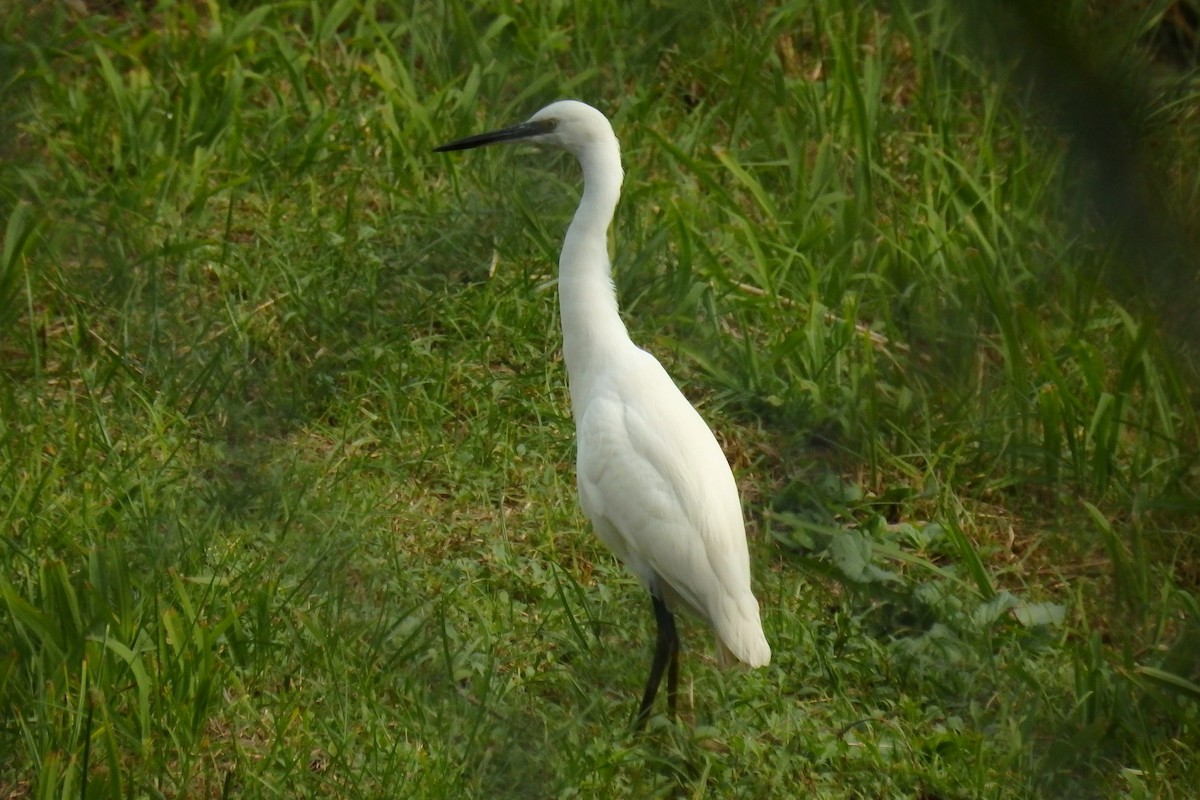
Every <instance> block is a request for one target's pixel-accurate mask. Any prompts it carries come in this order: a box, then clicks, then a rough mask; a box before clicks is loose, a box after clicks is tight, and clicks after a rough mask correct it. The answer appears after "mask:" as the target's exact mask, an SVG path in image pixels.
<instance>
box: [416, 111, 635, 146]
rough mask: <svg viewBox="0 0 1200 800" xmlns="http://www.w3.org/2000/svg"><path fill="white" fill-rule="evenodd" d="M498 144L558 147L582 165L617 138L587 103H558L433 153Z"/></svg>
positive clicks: (610, 127)
mask: <svg viewBox="0 0 1200 800" xmlns="http://www.w3.org/2000/svg"><path fill="white" fill-rule="evenodd" d="M499 142H530V143H532V144H538V145H545V146H549V147H558V148H561V149H563V150H566V151H567V152H569V153H571V154H572V155H573V156H575V157H576V158H578V159H579V160H581V161H582V160H583V159H584V156H585V155H586V154H587V153H588V151H589V150H591V149H592V148H594V147H596V146H598V145H602V144H605V143H609V142H612V143H615V142H616V137H615V136H614V135H613V130H612V125H610V124H609V122H608V119H607V118H606V117H605V116H604V115H603V114H601V113H600V112H599V111H597V110H596V109H594V108H592V107H591V106H589V105H588V104H587V103H581V102H579V101H578V100H559V101H558V102H556V103H551V104H550V105H548V106H546V107H545V108H543V109H542V110H541V111H539V112H537V113H536V114H534V115H533V116H532V117H530V118H529V119H527V120H525V121H524V122H522V123H519V124H517V125H513V126H511V127H508V128H501V129H500V130H498V131H492V132H490V133H481V134H478V135H476V136H468V137H467V138H465V139H458V140H457V141H453V142H449V143H448V144H444V145H441V146H440V147H435V148H434V152H437V153H444V152H447V151H450V150H469V149H471V148H473V147H483V146H485V145H489V144H497V143H499Z"/></svg>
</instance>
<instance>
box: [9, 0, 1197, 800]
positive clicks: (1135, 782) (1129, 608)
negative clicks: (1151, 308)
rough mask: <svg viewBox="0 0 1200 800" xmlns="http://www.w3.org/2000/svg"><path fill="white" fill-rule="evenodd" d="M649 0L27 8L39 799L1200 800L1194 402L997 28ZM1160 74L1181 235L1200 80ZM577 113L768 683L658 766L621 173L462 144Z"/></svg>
mask: <svg viewBox="0 0 1200 800" xmlns="http://www.w3.org/2000/svg"><path fill="white" fill-rule="evenodd" d="M610 5H611V4H603V3H584V2H580V3H575V4H569V5H563V4H552V3H550V4H541V3H512V2H503V3H500V4H498V5H494V6H492V7H488V8H486V9H485V8H482V7H476V6H475V5H473V4H468V3H461V2H458V1H457V0H451V2H449V3H445V4H442V3H417V4H412V5H410V6H405V7H401V6H399V5H396V6H393V5H388V4H384V3H376V2H368V1H365V0H359V2H338V3H332V4H320V3H312V4H305V3H268V4H262V5H253V4H223V3H212V4H206V5H199V4H172V3H164V4H161V6H159V7H154V8H149V9H146V10H139V9H140V8H141V7H140V6H139V7H136V8H132V9H126V8H124V7H123V6H119V5H116V4H114V5H106V4H101V3H97V4H95V6H96V8H94V9H93V10H91V11H89V12H87V13H83V12H82V11H80V10H79V9H80V8H82V5H81V4H75V5H74V6H68V5H65V4H51V3H29V4H26V5H25V7H24V10H23V12H22V13H13V14H8V15H5V16H4V18H3V21H2V22H0V26H2V27H3V32H4V35H3V37H2V38H0V76H2V77H0V81H3V83H2V84H0V85H2V87H3V89H2V93H0V121H2V123H3V129H4V130H5V131H6V132H7V135H6V136H4V137H0V138H2V141H0V229H3V230H4V231H5V233H4V246H3V250H2V260H0V498H2V499H3V502H0V515H2V520H0V710H2V711H0V796H4V797H18V798H20V797H37V798H50V797H89V798H98V797H114V798H115V797H265V796H288V797H313V796H328V797H360V796H361V797H414V798H415V797H437V798H440V797H455V798H457V797H488V798H494V797H575V796H578V797H593V796H601V797H713V798H733V797H747V798H764V797H794V796H797V795H804V796H811V797H829V798H842V797H872V798H874V797H881V798H882V797H895V798H912V797H925V798H939V799H946V800H949V799H950V798H1023V797H1031V796H1048V797H1071V798H1074V797H1096V798H1190V797H1191V796H1192V795H1193V794H1194V791H1195V788H1194V787H1195V786H1196V785H1197V784H1198V783H1200V767H1198V766H1197V765H1198V764H1200V735H1198V726H1200V670H1198V667H1197V659H1196V653H1197V652H1200V602H1198V600H1197V587H1198V585H1200V574H1198V573H1197V572H1196V567H1195V565H1196V563H1197V557H1198V556H1200V540H1198V537H1197V531H1198V529H1197V525H1196V520H1197V518H1198V517H1197V512H1200V464H1198V462H1197V455H1196V454H1197V452H1198V445H1200V422H1198V420H1197V416H1196V413H1195V408H1196V399H1197V397H1196V394H1197V392H1196V383H1195V372H1194V371H1193V370H1192V369H1191V368H1190V367H1189V366H1188V365H1187V362H1186V361H1185V357H1186V356H1185V355H1184V354H1183V352H1186V351H1183V352H1181V351H1180V350H1179V349H1178V347H1177V342H1175V341H1173V340H1172V339H1170V338H1169V337H1167V336H1164V334H1162V333H1161V332H1160V326H1159V325H1158V324H1156V319H1155V317H1154V315H1153V314H1152V313H1149V312H1147V311H1146V307H1145V305H1144V304H1143V303H1141V302H1137V301H1134V300H1131V299H1130V298H1128V297H1125V296H1123V295H1113V294H1111V293H1109V292H1107V291H1106V286H1108V285H1111V284H1108V283H1106V280H1105V276H1106V275H1107V274H1110V273H1111V271H1112V270H1115V269H1119V266H1120V265H1119V262H1117V260H1116V259H1115V257H1114V252H1115V251H1116V248H1114V247H1113V246H1112V244H1111V241H1110V240H1109V239H1108V238H1106V237H1105V236H1104V235H1102V234H1103V233H1104V231H1099V232H1097V231H1093V230H1091V229H1090V228H1089V226H1088V225H1087V224H1086V223H1084V222H1081V215H1080V214H1079V213H1077V211H1078V206H1079V205H1080V202H1079V201H1078V199H1077V198H1078V193H1079V192H1080V191H1081V189H1080V186H1081V184H1080V182H1079V181H1078V180H1077V179H1076V176H1075V174H1074V173H1073V172H1072V171H1071V170H1070V169H1069V168H1067V167H1066V166H1065V165H1064V155H1063V143H1062V142H1061V141H1060V140H1059V138H1057V137H1056V136H1055V135H1054V133H1053V132H1052V131H1050V130H1048V129H1047V128H1046V127H1044V126H1043V125H1041V124H1039V123H1038V122H1037V121H1036V120H1035V118H1031V117H1030V116H1028V115H1026V114H1025V111H1024V107H1023V106H1022V105H1021V104H1020V103H1019V102H1018V100H1019V99H1020V97H1021V90H1020V86H1021V84H1020V82H1019V80H1017V79H1016V78H1015V77H1014V75H1013V73H1012V72H1010V71H1008V68H1007V67H1006V66H1005V65H1003V64H997V63H996V62H994V61H991V60H989V59H987V58H976V57H975V52H974V51H973V50H972V49H971V48H969V47H968V46H966V45H964V44H963V42H964V41H965V40H969V38H970V37H963V36H961V35H960V34H961V33H962V29H963V26H964V25H966V24H967V23H966V22H964V21H963V20H961V19H960V18H959V17H958V15H957V10H956V7H955V6H954V5H952V4H950V5H944V4H942V3H938V2H932V3H913V4H911V5H906V4H901V3H893V4H881V5H880V6H873V5H871V4H866V3H858V2H850V0H820V1H819V2H799V0H796V2H785V3H782V4H773V5H772V4H765V5H763V4H760V5H752V6H750V7H749V8H751V10H750V11H742V12H738V13H737V14H732V13H729V12H726V11H723V10H720V8H721V6H720V5H719V4H714V6H713V7H711V8H710V7H703V6H700V7H698V6H696V5H695V4H675V3H664V4H651V5H648V6H646V7H644V8H641V9H638V10H623V9H617V8H610ZM1160 5H1161V4H1160ZM76 6H78V7H76ZM1072 9H1074V13H1076V17H1075V20H1076V22H1077V24H1079V25H1081V26H1083V25H1087V24H1088V21H1089V20H1091V19H1092V17H1089V16H1088V15H1087V14H1086V13H1085V11H1084V9H1083V8H1082V4H1078V5H1077V6H1072ZM1152 11H1153V9H1151V10H1150V11H1146V12H1145V13H1151V12H1152ZM1139 13H1142V12H1139V11H1136V10H1135V11H1133V12H1130V15H1131V16H1130V19H1133V18H1134V17H1136V16H1137V14H1139ZM1137 19H1138V20H1144V18H1143V17H1137ZM1141 30H1142V28H1141V27H1139V26H1138V25H1135V24H1133V23H1132V22H1131V23H1130V24H1129V25H1127V26H1119V25H1107V26H1105V27H1104V31H1105V33H1104V35H1105V36H1106V37H1108V38H1107V39H1105V41H1104V42H1103V47H1102V48H1101V47H1098V51H1099V50H1102V51H1104V52H1110V51H1111V52H1118V53H1122V54H1123V55H1122V56H1121V57H1122V58H1126V59H1128V60H1130V61H1132V62H1134V63H1136V64H1139V65H1143V66H1144V62H1145V61H1146V60H1147V57H1146V56H1145V53H1144V52H1143V51H1142V50H1139V49H1138V46H1137V45H1136V43H1135V41H1134V39H1133V37H1134V36H1135V35H1137V34H1138V33H1139V32H1140V31H1141ZM1121 37H1127V38H1125V39H1122V38H1121ZM1097 44H1098V45H1099V44H1100V43H1099V42H1097ZM1139 59H1140V60H1139ZM1122 63H1125V62H1122ZM1146 71H1147V74H1152V75H1154V76H1155V77H1154V78H1153V80H1152V82H1151V83H1149V84H1148V86H1149V87H1150V89H1149V94H1150V96H1151V98H1152V99H1153V101H1154V102H1155V103H1157V105H1155V106H1153V110H1154V113H1153V114H1150V115H1147V120H1144V121H1143V124H1144V126H1146V127H1147V130H1146V131H1145V133H1146V136H1147V137H1148V140H1152V141H1154V142H1156V147H1157V149H1156V150H1155V153H1156V158H1155V166H1154V168H1155V169H1161V170H1162V172H1161V175H1160V179H1159V181H1158V183H1159V184H1160V185H1161V186H1162V187H1163V188H1164V192H1166V193H1167V194H1168V196H1170V197H1174V198H1178V204H1179V209H1180V214H1181V215H1182V216H1187V215H1188V214H1189V213H1191V211H1193V210H1194V206H1195V198H1196V196H1197V194H1196V192H1195V189H1196V186H1197V185H1200V184H1196V182H1195V177H1194V176H1195V174H1196V167H1197V161H1196V156H1195V150H1194V148H1193V147H1190V146H1189V143H1194V141H1195V136H1196V133H1197V128H1196V120H1195V119H1194V114H1193V113H1192V112H1191V111H1190V109H1191V108H1193V107H1194V100H1195V98H1196V90H1195V86H1196V77H1197V76H1196V75H1195V74H1194V73H1192V74H1177V73H1171V74H1170V75H1164V74H1162V73H1160V72H1155V71H1154V70H1151V69H1150V68H1148V67H1147V68H1146ZM560 97H578V98H580V99H583V100H586V101H589V102H592V103H593V104H595V105H597V106H598V107H600V108H601V109H602V110H604V111H605V112H606V113H608V114H610V115H611V117H612V119H613V121H614V125H615V127H616V128H617V132H618V135H619V136H620V137H621V140H622V145H623V149H624V154H625V161H626V173H627V182H626V186H625V194H624V200H623V203H622V206H621V208H620V209H619V211H618V214H617V219H616V223H615V226H614V227H615V230H614V240H615V248H616V253H617V256H616V266H617V276H616V279H617V283H618V289H619V292H620V295H621V300H622V304H623V308H624V310H625V312H626V317H627V320H628V324H629V327H630V330H631V333H632V335H633V337H634V338H635V340H636V341H638V342H640V343H642V344H644V345H645V346H646V347H648V348H649V349H651V350H652V351H654V352H655V353H656V354H657V355H659V356H660V358H661V359H662V360H663V361H664V363H665V364H667V365H668V367H669V369H670V371H671V372H672V373H673V374H674V375H676V376H677V377H678V379H679V380H680V382H681V383H682V385H683V386H684V388H685V391H686V393H687V394H688V395H689V396H690V397H691V398H692V399H693V400H695V401H696V402H697V404H698V405H699V406H700V407H701V408H702V410H703V413H704V414H705V416H706V417H707V418H708V419H709V421H710V422H711V423H712V424H713V426H714V427H715V428H716V430H717V431H718V435H719V438H720V439H721V440H722V442H723V444H724V445H725V447H726V450H727V452H728V454H729V455H730V458H731V461H732V462H733V464H734V467H735V472H736V474H737V476H738V479H739V483H740V484H741V487H742V491H743V497H744V503H745V507H746V512H747V517H748V521H749V529H750V536H751V555H752V561H753V565H754V573H755V583H756V590H757V593H758V596H759V598H760V600H761V601H762V603H763V607H764V615H765V616H764V622H765V626H766V630H767V634H768V637H769V639H770V640H771V643H772V645H773V649H774V654H775V656H774V660H773V662H772V664H771V666H770V667H768V668H766V669H763V670H759V671H755V672H748V673H736V672H735V673H730V674H722V673H720V672H719V671H717V670H716V669H715V667H714V664H713V659H712V658H711V645H710V643H709V637H708V634H707V633H706V632H705V631H703V630H702V629H701V627H700V626H698V625H694V624H691V623H689V624H687V626H686V628H685V633H684V635H685V643H686V644H685V646H686V647H687V658H686V659H685V667H684V684H685V689H686V694H685V699H684V701H683V707H684V714H683V720H681V721H680V723H679V724H676V725H671V724H668V723H667V721H666V720H665V718H663V717H657V718H655V719H654V720H652V722H651V724H650V726H649V731H648V732H647V733H646V734H645V735H644V736H641V737H638V736H634V735H632V733H631V731H630V723H631V721H632V715H633V711H634V708H635V703H636V694H637V691H638V690H639V688H640V686H641V682H642V680H643V679H644V672H645V670H646V669H647V667H648V663H649V657H650V647H651V642H652V639H653V632H652V626H653V622H652V617H651V615H650V613H649V607H648V603H647V600H646V598H645V596H644V593H643V592H642V591H641V590H640V589H639V588H638V587H637V585H636V582H635V581H634V580H633V579H632V578H631V577H629V576H628V575H627V574H625V573H624V572H623V571H622V569H621V568H620V567H619V565H617V564H616V563H615V562H614V561H613V559H612V558H611V557H610V556H609V555H608V554H607V553H606V552H605V550H604V549H603V547H602V546H601V545H600V544H599V543H598V542H597V541H596V540H595V539H594V538H593V537H592V536H591V534H590V533H589V532H588V530H587V527H586V522H585V520H584V519H583V518H582V516H581V514H580V513H579V511H578V509H577V505H576V500H575V493H574V475H573V467H572V462H573V444H572V441H573V430H572V424H571V419H570V414H569V410H568V407H567V395H566V387H565V374H564V370H563V368H562V364H561V356H560V355H559V344H558V322H557V317H556V308H555V299H554V292H553V278H554V264H555V262H556V259H557V252H558V243H559V241H560V237H561V235H562V232H563V230H564V228H565V225H566V222H567V221H568V220H569V218H570V214H571V212H572V210H573V201H574V198H575V197H576V192H577V189H576V188H575V187H576V184H577V182H578V178H577V174H576V169H575V167H574V165H573V164H571V163H569V161H568V160H566V159H565V158H562V157H558V158H556V159H548V158H547V157H545V156H536V155H533V154H531V153H528V152H525V151H520V150H516V149H514V150H509V151H482V152H478V153H473V154H469V155H461V156H458V157H454V158H450V157H444V156H438V155H434V154H432V153H430V152H429V151H430V148H431V147H433V146H434V145H436V144H438V143H440V142H442V141H446V140H449V139H451V138H454V137H457V136H460V135H465V134H468V133H471V132H475V131H479V130H484V129H487V128H490V127H496V126H500V125H504V124H508V123H511V122H514V121H518V120H520V119H523V118H524V117H526V116H528V115H529V114H530V113H532V112H533V111H535V110H536V109H537V108H539V107H541V105H543V104H544V103H546V102H549V101H551V100H554V99H558V98H560ZM1189 100H1190V101H1192V102H1190V103H1189V102H1188V101H1189ZM1164 143H1165V144H1164ZM1172 159H1174V160H1172ZM1189 176H1190V177H1189Z"/></svg>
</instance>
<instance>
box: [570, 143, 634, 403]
mask: <svg viewBox="0 0 1200 800" xmlns="http://www.w3.org/2000/svg"><path fill="white" fill-rule="evenodd" d="M579 162H580V165H581V166H582V167H583V198H582V199H581V200H580V201H579V208H578V209H576V210H575V218H574V219H573V220H571V226H570V227H569V228H568V229H567V235H566V238H565V239H564V240H563V248H562V256H561V258H560V259H559V262H558V297H559V308H560V312H561V314H562V331H563V358H564V360H565V361H566V365H567V377H568V378H569V380H570V384H571V404H572V406H573V408H574V411H575V413H576V414H579V413H580V411H581V410H582V409H581V405H582V403H583V402H584V401H585V398H586V396H587V392H588V390H589V387H588V384H587V380H586V377H587V376H588V375H594V374H595V373H596V371H597V370H598V369H599V368H602V365H603V362H604V361H605V360H606V359H607V357H608V356H609V355H610V354H611V353H613V352H614V350H616V349H619V348H622V347H628V346H630V341H629V334H628V332H627V331H626V330H625V324H624V323H623V322H621V316H620V314H619V313H618V311H617V295H616V290H615V289H614V287H613V282H612V267H611V264H610V262H609V260H608V226H609V224H610V223H611V222H612V218H613V213H614V211H615V210H616V207H617V200H618V199H619V198H620V196H621V178H622V172H621V153H620V148H619V146H618V144H617V139H616V137H615V136H612V135H611V134H610V136H609V138H608V139H607V140H604V141H601V142H598V143H593V146H591V147H589V148H588V149H587V150H586V151H585V152H584V153H582V154H581V155H580V156H579Z"/></svg>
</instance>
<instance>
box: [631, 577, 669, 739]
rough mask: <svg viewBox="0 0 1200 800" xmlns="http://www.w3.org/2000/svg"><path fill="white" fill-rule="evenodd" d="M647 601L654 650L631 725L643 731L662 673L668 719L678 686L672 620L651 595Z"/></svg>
mask: <svg viewBox="0 0 1200 800" xmlns="http://www.w3.org/2000/svg"><path fill="white" fill-rule="evenodd" d="M651 599H652V600H653V601H654V619H655V621H656V622H657V623H658V641H657V643H656V644H655V646H654V661H653V662H651V664H650V677H649V679H647V681H646V691H645V692H643V693H642V706H641V708H640V709H638V715H637V720H636V721H635V722H634V728H635V729H636V730H641V729H642V728H643V727H645V725H646V720H647V719H649V718H650V706H651V705H653V704H654V696H655V695H656V694H658V685H659V684H660V683H662V676H663V670H664V669H666V670H667V711H668V713H669V714H670V716H671V718H672V719H674V717H675V689H676V687H677V686H678V684H679V634H678V633H676V632H675V617H674V615H673V614H671V611H670V609H668V608H667V604H666V603H664V602H663V601H662V600H661V599H660V598H659V597H657V596H656V595H651Z"/></svg>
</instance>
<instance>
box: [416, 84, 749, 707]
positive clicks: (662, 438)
mask: <svg viewBox="0 0 1200 800" xmlns="http://www.w3.org/2000/svg"><path fill="white" fill-rule="evenodd" d="M520 141H524V142H532V143H535V144H539V145H547V146H551V147H558V148H561V149H563V150H566V151H567V152H568V153H570V154H571V155H573V156H575V158H576V159H578V161H579V163H580V165H581V166H582V167H583V198H582V199H581V200H580V203H579V208H578V209H577V210H576V212H575V217H574V219H573V220H572V222H571V225H570V227H569V228H568V229H567V235H566V238H565V240H564V241H563V248H562V255H561V257H560V259H559V277H558V292H559V305H560V312H561V315H562V320H561V321H562V332H563V356H564V359H565V361H566V365H567V378H568V383H569V386H570V393H571V409H572V413H573V415H574V418H575V428H576V438H577V440H578V453H577V462H576V468H577V473H578V475H577V477H578V485H579V502H580V505H581V506H582V507H583V511H584V513H585V514H586V515H587V517H588V518H589V519H590V520H591V522H592V526H593V527H594V529H595V531H596V534H597V535H598V536H599V537H600V539H601V540H602V541H603V542H604V543H605V544H606V545H608V547H609V548H611V549H612V551H613V552H614V553H615V554H616V555H617V557H618V558H619V559H620V560H621V561H622V562H623V563H624V564H625V566H626V567H628V568H629V569H630V570H631V571H632V572H633V573H634V574H635V575H636V576H637V577H638V578H639V579H640V580H641V582H642V584H643V585H644V586H645V587H646V588H647V589H648V590H649V592H650V596H651V598H652V602H653V607H654V617H655V620H656V622H657V625H658V640H657V645H656V647H655V651H654V660H653V662H652V664H651V668H650V676H649V679H648V680H647V681H646V688H645V691H644V693H643V695H642V703H641V706H640V708H639V710H638V715H637V719H636V726H637V727H638V728H641V727H642V726H643V725H645V722H646V719H647V718H648V716H649V714H650V708H651V705H652V703H653V702H654V697H655V695H656V694H657V693H658V687H659V684H660V683H661V681H662V676H663V672H664V670H666V674H667V708H668V714H669V716H671V717H674V715H675V695H676V687H677V685H678V681H679V637H678V634H677V633H676V630H675V617H674V614H673V610H674V609H678V608H684V609H687V610H688V611H690V612H692V613H694V614H696V615H697V616H699V617H700V618H701V619H703V620H705V621H706V622H708V623H709V625H711V626H712V629H713V632H714V633H715V634H716V639H717V653H718V656H719V660H720V662H721V664H722V666H727V665H730V664H733V663H738V662H740V663H743V664H747V665H749V666H751V667H761V666H764V665H766V664H767V663H768V662H769V661H770V660H771V648H770V646H769V645H768V644H767V639H766V637H765V636H764V635H763V629H762V622H761V621H760V619H759V611H758V601H757V600H756V599H755V597H754V594H753V593H752V592H751V589H750V557H749V554H748V553H747V550H746V532H745V526H744V524H743V521H742V509H741V502H740V500H739V498H738V491H737V485H736V484H735V483H734V480H733V473H732V472H731V471H730V469H729V463H728V462H727V461H726V459H725V455H724V453H722V452H721V447H720V445H718V444H717V440H716V438H715V437H714V436H713V434H712V431H711V430H709V428H708V426H707V425H706V424H705V423H704V420H702V419H701V418H700V415H699V414H698V413H697V412H696V410H695V409H694V408H693V407H692V405H691V404H690V403H689V402H688V401H687V399H686V398H685V397H684V396H683V394H682V393H681V392H680V391H679V389H678V388H677V387H676V386H675V384H674V382H673V381H672V380H671V378H670V376H669V375H667V372H666V370H664V369H663V368H662V365H660V364H659V363H658V360H657V359H655V358H654V356H652V355H650V354H649V353H647V352H646V351H645V350H642V349H641V348H639V347H637V346H636V345H635V344H634V343H633V342H632V341H631V340H630V338H629V334H628V332H627V331H626V329H625V325H624V323H623V322H622V321H621V317H620V314H619V313H618V311H617V298H616V291H615V289H614V287H613V282H612V274H611V266H610V263H609V259H608V227H609V224H610V223H611V222H612V218H613V213H614V211H615V210H616V206H617V200H618V199H619V198H620V196H621V180H622V177H623V173H622V170H621V153H620V147H619V145H618V143H617V137H616V135H614V133H613V129H612V126H611V125H610V124H609V122H608V119H607V118H605V116H604V115H603V114H601V113H600V112H599V111H597V110H596V109H594V108H592V107H591V106H589V105H586V104H585V103H580V102H577V101H574V100H563V101H560V102H557V103H552V104H550V105H548V106H546V107H545V108H543V109H542V110H541V111H538V112H537V113H536V114H534V115H533V116H532V117H530V118H529V120H528V121H526V122H523V123H521V124H519V125H514V126H512V127H509V128H504V129H502V130H498V131H493V132H491V133H484V134H480V135H478V136H471V137H468V138H466V139H459V140H458V141H454V142H450V143H449V144H444V145H442V146H441V147H438V148H436V151H437V152H444V151H449V150H466V149H469V148H473V147H481V146H483V145H489V144H495V143H498V142H520Z"/></svg>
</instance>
